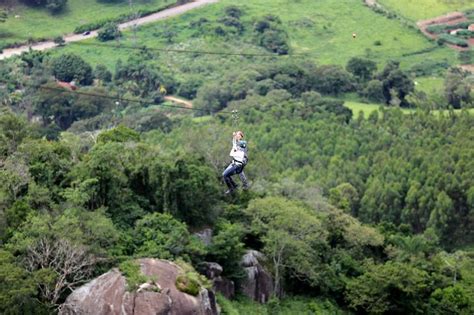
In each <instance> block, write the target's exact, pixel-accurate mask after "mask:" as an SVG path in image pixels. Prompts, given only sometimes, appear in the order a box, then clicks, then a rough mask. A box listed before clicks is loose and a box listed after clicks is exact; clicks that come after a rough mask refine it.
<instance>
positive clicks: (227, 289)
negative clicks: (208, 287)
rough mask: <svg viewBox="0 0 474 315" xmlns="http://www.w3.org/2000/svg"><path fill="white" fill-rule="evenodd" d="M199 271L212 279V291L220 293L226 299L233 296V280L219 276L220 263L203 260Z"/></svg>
mask: <svg viewBox="0 0 474 315" xmlns="http://www.w3.org/2000/svg"><path fill="white" fill-rule="evenodd" d="M200 271H201V273H203V274H204V275H205V276H206V277H207V278H208V279H209V280H211V281H212V288H213V289H214V291H216V292H220V293H222V295H224V296H225V297H226V298H228V299H232V298H233V297H234V296H235V285H234V281H231V280H229V279H227V278H224V277H222V276H221V274H222V271H223V269H222V266H221V265H219V264H218V263H215V262H204V263H203V264H202V265H201V268H200Z"/></svg>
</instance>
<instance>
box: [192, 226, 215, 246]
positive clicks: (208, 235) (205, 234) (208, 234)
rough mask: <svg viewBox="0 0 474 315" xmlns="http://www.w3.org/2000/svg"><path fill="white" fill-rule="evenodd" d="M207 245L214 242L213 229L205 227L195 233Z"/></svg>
mask: <svg viewBox="0 0 474 315" xmlns="http://www.w3.org/2000/svg"><path fill="white" fill-rule="evenodd" d="M194 235H195V236H197V237H198V238H199V239H200V240H201V241H202V242H203V243H204V245H206V246H209V245H211V243H212V229H209V228H207V229H204V230H202V231H199V232H196V233H194Z"/></svg>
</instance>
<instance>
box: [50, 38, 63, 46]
mask: <svg viewBox="0 0 474 315" xmlns="http://www.w3.org/2000/svg"><path fill="white" fill-rule="evenodd" d="M53 42H54V43H55V44H56V45H58V46H64V44H66V41H65V40H64V38H63V37H62V36H57V37H55V38H54V39H53Z"/></svg>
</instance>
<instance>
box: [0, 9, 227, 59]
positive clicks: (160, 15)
mask: <svg viewBox="0 0 474 315" xmlns="http://www.w3.org/2000/svg"><path fill="white" fill-rule="evenodd" d="M218 1H219V0H195V1H193V2H189V3H185V4H183V5H180V6H177V7H173V8H169V9H166V10H163V11H160V12H157V13H154V14H151V15H148V16H145V17H142V18H139V19H136V20H132V21H128V22H125V23H122V24H119V28H120V29H121V30H123V29H127V28H131V27H133V26H135V25H137V26H138V25H142V24H146V23H151V22H155V21H158V20H162V19H166V18H169V17H172V16H176V15H179V14H182V13H185V12H187V11H190V10H193V9H195V8H198V7H201V6H203V5H206V4H210V3H216V2H218ZM94 37H97V31H91V32H90V34H89V35H85V36H84V35H82V34H70V35H66V36H64V40H65V41H66V43H70V42H78V41H81V40H84V39H87V38H94ZM30 47H31V49H33V50H46V49H51V48H54V47H56V44H55V43H54V42H53V41H46V42H40V43H36V44H32V45H24V46H21V47H17V48H10V49H4V50H3V53H2V54H0V60H2V59H6V58H9V57H12V56H15V55H19V54H21V53H22V52H25V51H28V50H29V49H30Z"/></svg>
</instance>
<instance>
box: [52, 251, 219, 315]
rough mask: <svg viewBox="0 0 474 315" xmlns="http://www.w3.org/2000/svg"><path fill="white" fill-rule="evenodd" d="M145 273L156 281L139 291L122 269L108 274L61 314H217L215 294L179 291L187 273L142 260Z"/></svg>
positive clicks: (63, 307)
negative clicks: (128, 284) (129, 283)
mask: <svg viewBox="0 0 474 315" xmlns="http://www.w3.org/2000/svg"><path fill="white" fill-rule="evenodd" d="M138 262H139V264H140V269H141V272H142V273H143V274H144V275H146V276H148V277H150V278H151V279H156V281H155V282H154V283H147V284H142V285H141V286H140V288H139V289H138V290H137V291H136V292H128V291H127V290H126V279H125V277H124V276H122V274H121V273H120V271H119V270H117V269H112V270H111V271H109V272H107V273H106V274H103V275H101V276H100V277H98V278H96V279H94V280H92V281H91V282H89V283H87V284H85V285H83V286H82V287H80V288H78V289H76V290H74V291H73V292H72V293H71V294H70V295H69V297H68V298H67V299H66V302H65V303H64V304H63V305H61V307H60V311H59V314H60V315H79V314H80V315H86V314H91V315H92V314H93V315H148V314H157V315H217V314H218V312H217V305H216V301H215V296H214V292H212V291H209V290H207V289H204V288H201V290H200V292H199V294H198V295H197V296H192V295H189V294H186V293H183V292H181V291H179V290H178V289H177V288H176V277H177V276H178V275H179V274H182V273H183V270H182V269H181V268H180V267H179V266H178V265H176V264H174V263H172V262H169V261H165V260H159V259H140V260H139V261H138Z"/></svg>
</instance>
